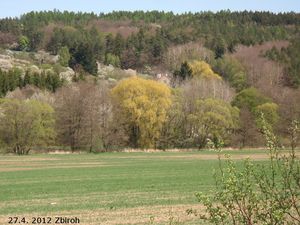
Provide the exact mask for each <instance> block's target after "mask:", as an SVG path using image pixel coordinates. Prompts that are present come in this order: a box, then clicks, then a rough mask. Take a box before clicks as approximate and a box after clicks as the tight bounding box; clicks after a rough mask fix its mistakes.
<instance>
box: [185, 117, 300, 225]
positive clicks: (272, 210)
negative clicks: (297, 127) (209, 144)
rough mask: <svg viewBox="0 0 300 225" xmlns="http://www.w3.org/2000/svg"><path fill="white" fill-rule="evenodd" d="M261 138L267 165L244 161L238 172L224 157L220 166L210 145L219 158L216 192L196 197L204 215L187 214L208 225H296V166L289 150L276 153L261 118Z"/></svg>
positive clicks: (299, 205) (299, 183)
mask: <svg viewBox="0 0 300 225" xmlns="http://www.w3.org/2000/svg"><path fill="white" fill-rule="evenodd" d="M261 118H262V134H263V136H264V138H265V140H266V146H267V148H268V150H269V157H268V159H269V160H268V162H267V163H264V164H262V163H259V162H254V161H251V160H250V159H247V160H245V161H244V162H243V164H242V166H241V168H239V167H238V165H237V163H236V162H234V161H233V160H231V159H230V157H227V159H226V160H225V164H224V165H222V160H221V148H220V146H215V145H213V148H214V150H216V151H218V155H219V157H218V158H219V165H220V167H219V172H218V173H215V178H216V190H215V192H214V193H212V194H211V195H210V196H207V195H204V194H203V193H197V194H196V196H197V198H198V200H199V202H200V203H202V204H203V205H204V206H205V211H206V212H205V213H198V212H196V211H194V210H187V213H189V214H191V213H192V214H196V215H198V216H199V217H200V219H202V220H205V221H207V222H210V223H212V224H234V225H237V224H247V225H253V224H265V225H277V224H278V225H279V224H299V223H300V201H299V197H300V163H299V159H298V158H297V156H296V154H295V150H294V149H292V150H291V151H289V152H284V153H283V152H282V153H280V152H279V147H278V144H277V143H278V141H277V138H276V136H275V135H274V134H273V132H272V130H271V129H270V128H269V127H270V126H268V124H267V122H266V120H265V118H264V116H263V115H262V116H261Z"/></svg>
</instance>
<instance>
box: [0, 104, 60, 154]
mask: <svg viewBox="0 0 300 225" xmlns="http://www.w3.org/2000/svg"><path fill="white" fill-rule="evenodd" d="M0 110H1V111H0V112H1V113H0V124H1V125H0V137H1V141H2V144H4V145H5V146H7V148H8V150H9V151H10V152H13V153H16V154H19V155H24V154H28V153H29V151H30V150H31V149H32V147H37V146H43V147H44V146H46V145H48V144H53V143H54V139H55V129H54V124H55V118H54V109H53V108H52V107H51V106H50V105H48V104H46V103H42V102H39V101H34V100H18V99H2V100H1V102H0Z"/></svg>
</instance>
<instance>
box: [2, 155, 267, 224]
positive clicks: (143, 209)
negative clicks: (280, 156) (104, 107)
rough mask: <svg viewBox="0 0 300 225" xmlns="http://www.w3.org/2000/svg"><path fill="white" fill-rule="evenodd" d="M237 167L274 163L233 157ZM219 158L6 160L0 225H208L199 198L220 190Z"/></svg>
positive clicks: (41, 157)
mask: <svg viewBox="0 0 300 225" xmlns="http://www.w3.org/2000/svg"><path fill="white" fill-rule="evenodd" d="M230 154H232V157H233V158H234V159H236V160H239V161H240V159H242V158H245V157H248V156H250V157H252V158H255V159H259V160H264V159H265V158H266V154H265V152H263V151H262V150H260V151H234V152H233V151H231V152H230ZM217 166H218V162H217V156H216V154H215V153H212V152H209V151H204V152H159V153H142V152H141V153H105V154H81V155H79V154H72V155H46V154H43V155H29V156H0V224H8V222H7V220H8V217H9V216H19V217H28V218H31V217H32V216H67V217H74V216H77V217H78V218H80V224H84V225H91V224H95V225H96V224H151V223H152V224H200V223H199V220H198V219H197V218H196V217H193V216H187V215H186V213H185V211H186V209H189V208H194V209H199V210H201V205H199V203H197V199H196V198H195V195H194V194H195V193H196V192H198V191H202V192H207V193H208V191H210V190H213V188H214V179H213V176H212V173H213V170H214V169H216V168H217Z"/></svg>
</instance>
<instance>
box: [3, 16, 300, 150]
mask: <svg viewBox="0 0 300 225" xmlns="http://www.w3.org/2000/svg"><path fill="white" fill-rule="evenodd" d="M0 48H1V49H0V55H2V56H1V57H2V58H3V59H5V60H10V59H12V58H13V59H14V57H17V56H18V57H19V58H20V59H19V58H18V59H14V62H18V63H19V62H21V63H25V64H26V63H27V64H32V65H34V67H35V69H32V68H29V67H28V66H27V67H26V69H24V68H20V66H15V65H14V64H13V63H12V64H13V65H12V67H11V68H9V69H7V68H6V66H5V65H2V64H1V57H0V96H1V97H2V99H1V103H0V108H1V117H0V120H1V125H0V126H1V127H0V137H1V145H2V146H3V148H4V149H8V150H9V151H13V152H15V153H18V154H25V153H28V152H29V151H30V150H31V149H32V148H34V147H37V146H43V147H46V146H65V147H67V148H71V149H72V150H73V151H75V150H88V151H103V150H105V151H108V150H111V149H122V148H126V147H133V148H160V149H167V148H199V149H201V148H205V147H206V145H207V142H208V140H212V141H213V142H219V141H222V142H224V144H225V145H226V146H228V147H229V146H230V147H240V148H243V147H249V146H250V147H260V146H262V145H263V140H262V139H261V131H262V122H261V121H262V120H263V121H265V120H266V121H267V123H268V126H269V127H270V129H272V130H273V131H274V132H275V133H276V134H277V135H278V136H279V137H280V138H279V140H278V143H279V144H280V145H284V146H291V147H292V148H294V147H296V146H297V143H298V136H299V128H298V126H299V122H300V101H299V100H300V91H299V85H300V55H299V52H300V14H298V13H293V12H290V13H279V14H274V13H270V12H251V11H244V12H230V11H220V12H217V13H212V12H199V13H185V14H174V13H171V12H159V11H151V12H143V11H135V12H126V11H119V12H112V13H108V14H103V13H101V14H98V15H97V14H95V13H74V12H67V11H65V12H60V11H57V10H54V11H45V12H30V13H27V14H24V15H22V16H20V17H18V18H5V19H1V20H0ZM41 51H43V52H47V54H49V55H51V56H53V57H55V56H58V58H59V59H58V60H57V61H55V62H48V61H46V60H45V59H44V58H43V59H40V58H38V59H37V57H36V55H38V54H40V52H41ZM7 52H8V53H9V54H10V56H8V55H6V54H8V53H7ZM21 56H22V57H21ZM24 59H26V60H27V61H26V60H25V61H24ZM22 60H23V61H22ZM5 62H7V61H5ZM4 64H6V63H4ZM66 68H67V69H66ZM103 68H105V70H109V71H110V74H113V75H110V77H107V74H106V72H105V73H104V72H103V70H104V69H103ZM65 70H71V71H74V74H73V77H72V79H70V80H69V82H68V80H67V79H66V78H65V77H62V76H61V75H60V74H61V73H62V71H65ZM130 73H133V74H134V75H132V74H130ZM103 74H104V75H103ZM262 117H264V118H262ZM13 124H14V126H13Z"/></svg>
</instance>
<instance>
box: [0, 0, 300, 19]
mask: <svg viewBox="0 0 300 225" xmlns="http://www.w3.org/2000/svg"><path fill="white" fill-rule="evenodd" d="M53 9H58V10H61V11H63V10H68V11H75V12H77V11H82V12H92V11H93V12H95V13H100V12H104V13H106V12H111V11H113V10H115V11H116V10H126V11H127V10H129V11H133V10H145V11H148V10H160V11H161V10H164V11H173V12H175V13H183V12H189V11H191V12H199V11H208V10H210V11H214V12H215V11H219V10H222V9H230V10H231V11H243V10H252V11H255V10H257V11H272V12H276V13H277V12H289V11H294V12H300V0H0V18H3V17H16V16H20V15H21V14H24V13H26V12H30V11H40V10H53Z"/></svg>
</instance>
